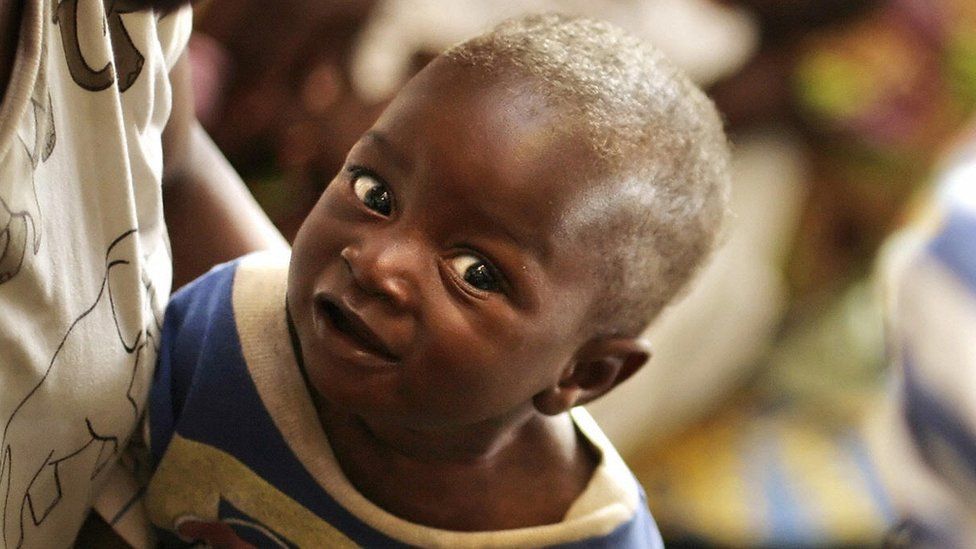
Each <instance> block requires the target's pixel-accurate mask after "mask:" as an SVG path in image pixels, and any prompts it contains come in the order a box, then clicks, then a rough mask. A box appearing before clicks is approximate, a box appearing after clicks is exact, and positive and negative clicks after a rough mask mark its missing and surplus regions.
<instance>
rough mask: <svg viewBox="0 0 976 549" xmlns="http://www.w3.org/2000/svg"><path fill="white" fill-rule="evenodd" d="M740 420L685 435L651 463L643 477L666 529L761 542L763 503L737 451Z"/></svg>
mask: <svg viewBox="0 0 976 549" xmlns="http://www.w3.org/2000/svg"><path fill="white" fill-rule="evenodd" d="M739 420H741V418H737V417H735V415H734V414H733V417H729V418H725V419H724V420H723V421H716V422H711V423H708V424H705V425H701V426H699V427H698V428H696V429H695V430H694V431H693V432H689V433H685V435H683V436H682V437H681V439H680V440H676V441H675V443H674V444H673V445H668V446H667V448H666V449H665V451H663V452H661V454H659V455H658V456H656V457H657V458H658V460H655V461H654V462H653V463H650V464H647V465H648V466H647V467H645V468H644V470H645V471H647V474H640V477H641V481H642V483H643V484H644V486H645V487H647V488H648V499H649V503H650V507H651V511H652V512H653V513H654V515H655V517H657V518H658V522H659V523H660V524H661V525H662V526H665V528H666V530H679V531H680V530H687V531H689V532H694V533H695V534H698V535H702V536H704V537H706V538H708V539H711V540H713V541H718V542H721V543H723V544H733V545H749V544H752V543H755V542H758V541H759V540H761V539H762V534H763V532H762V531H761V519H762V517H763V516H764V504H765V501H764V500H763V499H762V497H761V495H760V494H756V493H754V492H750V490H749V488H748V486H747V484H746V482H745V478H744V473H743V466H742V464H741V456H740V455H739V452H737V450H736V449H737V448H738V447H739V441H740V440H741V429H740V428H741V425H739ZM642 473H643V471H642ZM669 526H670V528H668V527H669Z"/></svg>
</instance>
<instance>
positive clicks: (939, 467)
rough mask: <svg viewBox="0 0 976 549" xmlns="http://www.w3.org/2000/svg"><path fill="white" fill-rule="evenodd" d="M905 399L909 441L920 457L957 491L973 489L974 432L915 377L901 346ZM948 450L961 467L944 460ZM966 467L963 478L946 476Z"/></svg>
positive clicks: (975, 470)
mask: <svg viewBox="0 0 976 549" xmlns="http://www.w3.org/2000/svg"><path fill="white" fill-rule="evenodd" d="M903 356H904V357H905V358H904V372H905V389H904V390H905V402H904V406H905V407H904V410H903V413H904V415H905V421H906V423H907V424H908V430H909V433H910V435H911V437H912V442H913V443H914V444H915V446H916V448H917V449H918V451H919V453H920V455H921V456H922V459H923V460H924V461H925V463H926V464H927V465H928V466H929V467H930V468H932V469H933V470H934V471H935V472H936V473H937V474H941V475H942V476H943V477H944V478H946V479H947V480H948V481H949V482H950V483H951V485H952V486H954V487H955V490H956V491H957V492H960V493H971V492H972V491H973V490H976V434H974V433H973V432H972V431H971V429H970V428H969V426H968V425H967V424H966V423H965V422H964V421H963V420H961V419H960V418H959V417H958V416H957V415H956V413H955V411H954V410H952V409H951V408H950V406H948V405H947V403H946V402H943V401H941V400H939V398H938V396H937V395H936V394H935V393H933V392H931V391H930V390H929V389H928V388H926V387H925V386H924V385H923V384H922V383H921V382H920V381H919V379H918V372H917V370H916V368H915V364H914V362H913V357H912V356H911V353H910V352H909V350H908V349H905V350H904V354H903ZM946 450H948V451H949V452H951V454H952V458H950V459H953V460H954V461H956V462H957V463H961V464H962V465H963V467H958V466H954V464H952V463H945V460H946V457H947V456H946V454H945V451H946ZM959 470H962V471H966V472H968V473H969V474H967V475H964V478H957V477H958V475H953V477H954V478H949V477H948V476H946V473H950V472H955V471H959Z"/></svg>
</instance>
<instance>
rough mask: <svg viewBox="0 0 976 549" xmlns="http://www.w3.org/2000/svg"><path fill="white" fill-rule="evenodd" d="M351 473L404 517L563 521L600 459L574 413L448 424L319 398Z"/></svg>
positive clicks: (467, 524)
mask: <svg viewBox="0 0 976 549" xmlns="http://www.w3.org/2000/svg"><path fill="white" fill-rule="evenodd" d="M320 416H321V417H322V421H323V427H324V428H325V430H326V434H327V435H328V437H329V440H330V443H331V444H332V447H333V450H334V452H335V455H336V459H337V460H338V462H339V465H340V467H341V468H342V470H343V472H344V473H345V474H346V476H347V477H348V478H349V481H350V482H351V483H352V484H353V486H355V487H356V488H357V489H358V490H359V491H360V492H361V493H362V494H363V495H364V496H365V497H366V498H368V499H369V500H371V501H372V502H373V503H375V504H377V505H379V506H380V507H382V508H383V509H385V510H387V511H389V512H390V513H393V514H394V515H397V516H399V517H401V518H404V519H406V520H409V521H411V522H415V523H418V524H423V525H425V526H432V527H437V528H442V529H447V530H459V531H483V530H504V529H510V528H520V527H527V526H537V525H542V524H551V523H555V522H559V521H560V520H562V518H563V517H564V516H565V514H566V512H567V511H568V509H569V507H570V506H571V505H572V503H573V502H574V501H575V500H576V498H577V497H578V496H579V494H580V493H582V491H583V490H584V489H585V487H586V485H587V483H588V481H589V479H590V477H591V476H592V474H593V470H594V468H595V467H596V463H597V461H598V458H597V456H596V455H595V451H594V450H592V449H591V448H590V447H589V445H588V444H587V443H585V442H583V441H580V440H578V435H577V433H576V429H575V426H574V425H573V423H572V420H571V418H570V417H569V416H568V415H567V414H563V415H561V416H557V417H548V416H543V415H540V414H538V413H526V414H524V417H523V418H521V421H518V422H514V423H511V424H509V425H510V428H508V429H496V428H494V427H490V426H478V427H475V428H471V429H468V430H464V431H463V432H462V431H460V430H459V431H454V432H447V431H444V430H438V431H434V432H427V431H418V430H414V429H403V428H395V427H390V426H385V425H370V424H369V422H367V421H364V420H363V419H362V418H359V417H357V416H354V415H350V414H344V413H341V412H336V411H332V410H329V409H328V408H327V407H326V406H320Z"/></svg>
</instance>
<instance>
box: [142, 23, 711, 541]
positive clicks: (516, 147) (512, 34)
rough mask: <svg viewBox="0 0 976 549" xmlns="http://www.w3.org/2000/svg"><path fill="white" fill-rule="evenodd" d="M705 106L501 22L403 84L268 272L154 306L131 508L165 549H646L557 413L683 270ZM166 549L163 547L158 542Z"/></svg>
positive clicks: (704, 218) (552, 26) (588, 31)
mask: <svg viewBox="0 0 976 549" xmlns="http://www.w3.org/2000/svg"><path fill="white" fill-rule="evenodd" d="M727 164H728V150H727V146H726V141H725V137H724V135H723V132H722V128H721V123H720V121H719V117H718V115H717V113H716V112H715V109H714V107H713V106H712V104H711V103H710V102H709V101H708V100H707V99H706V98H705V96H704V95H703V94H702V93H701V92H700V91H699V90H698V89H696V88H695V87H694V86H693V85H692V84H691V83H690V82H689V81H688V80H687V79H686V78H685V77H684V76H682V75H681V74H680V73H679V72H678V71H677V70H676V69H675V68H674V67H672V66H671V65H670V64H668V63H667V62H666V61H665V60H664V59H663V58H662V57H661V55H660V54H659V53H657V52H655V51H654V50H652V49H650V48H649V47H648V46H646V45H643V44H641V43H640V42H639V41H637V40H636V39H634V38H632V37H630V36H628V35H626V34H624V33H623V32H622V31H620V30H619V29H616V28H614V27H611V26H609V25H607V24H604V23H598V22H593V21H587V20H579V19H571V18H566V17H562V16H556V15H547V16H533V17H528V18H524V19H519V20H513V21H509V22H507V23H504V24H502V25H501V26H499V27H497V28H496V29H494V30H493V31H491V32H489V33H487V34H485V35H483V36H479V37H477V38H474V39H471V40H469V41H467V42H464V43H462V44H460V45H458V46H455V47H453V48H451V49H450V50H448V51H447V52H445V53H443V54H442V55H440V56H439V57H438V58H437V59H435V60H434V61H433V62H432V63H431V64H430V65H429V66H427V67H426V68H425V69H424V70H423V71H421V72H420V73H419V74H418V75H417V76H416V77H415V78H414V79H413V80H411V81H410V82H409V83H408V84H407V85H406V87H405V88H404V89H403V90H402V91H401V92H400V93H399V94H398V95H397V97H396V98H395V99H394V100H393V102H392V103H391V104H390V105H389V107H388V108H387V109H386V111H385V112H384V113H383V115H382V116H381V117H380V119H379V120H378V121H377V122H376V124H375V125H374V126H373V127H372V128H371V129H370V130H369V131H368V132H366V134H365V135H364V136H363V137H362V138H361V139H360V140H359V142H358V143H357V144H356V145H355V146H354V147H353V148H352V150H351V151H350V152H349V155H348V157H347V159H346V163H345V166H344V167H343V169H342V170H341V172H340V173H339V174H338V175H337V176H336V177H335V179H334V180H333V181H332V182H331V183H329V185H328V187H327V188H326V190H325V192H324V193H323V195H322V197H321V199H320V200H319V202H318V204H317V205H316V206H315V208H314V209H313V210H312V212H311V213H310V214H309V216H308V218H307V219H306V220H305V223H304V224H303V226H302V228H301V230H300V231H299V233H298V235H297V237H296V239H295V242H294V248H293V251H292V253H291V257H290V264H288V261H289V260H288V258H287V257H280V256H269V255H252V256H247V257H245V258H242V259H240V260H238V261H235V262H232V263H229V264H226V265H224V266H221V267H218V268H216V269H214V270H213V271H211V272H210V273H208V274H207V275H205V276H203V277H202V278H200V279H198V280H197V281H196V282H194V283H193V284H191V285H190V286H188V287H186V288H185V289H183V290H182V291H181V292H179V293H178V294H177V295H176V296H175V297H174V298H173V301H172V303H171V305H170V306H169V309H168V311H167V313H166V320H165V326H164V329H163V339H162V349H161V351H160V353H161V354H160V364H159V368H158V370H157V373H156V378H155V385H154V387H153V389H152V394H151V404H150V410H149V433H150V448H151V450H152V455H153V460H154V464H155V472H154V475H153V478H152V480H151V482H150V485H149V487H148V490H147V494H146V504H147V509H148V512H149V515H150V518H151V520H152V521H153V523H154V524H155V525H156V526H158V527H159V528H160V529H162V530H165V531H168V532H170V534H164V536H166V535H168V536H169V538H168V539H169V540H170V541H173V542H176V541H178V539H182V540H185V541H189V540H197V541H206V542H209V543H210V544H212V545H218V546H235V545H238V544H252V545H257V546H279V545H280V546H302V547H306V546H308V547H338V546H353V545H360V546H391V545H392V546H440V547H484V546H542V545H558V546H561V547H563V546H565V547H584V546H585V547H596V546H613V547H658V546H660V545H661V540H660V536H659V534H658V532H657V528H656V526H655V524H654V521H653V519H652V518H651V516H650V514H649V513H648V511H647V508H646V502H645V501H644V497H643V492H642V491H641V489H640V487H639V485H638V484H637V482H636V481H635V479H634V477H633V475H632V474H630V472H629V471H628V469H627V468H626V466H625V465H624V464H623V462H622V460H621V459H620V457H619V456H618V455H617V454H616V452H615V451H614V449H613V447H612V446H611V444H610V443H609V442H608V441H607V440H606V438H605V437H604V436H603V435H602V434H601V433H600V431H599V429H598V428H597V427H596V425H595V424H594V423H593V421H592V419H590V417H589V416H588V415H587V414H586V412H585V411H584V410H583V409H582V408H579V407H578V406H580V405H582V404H585V403H587V402H589V401H591V400H593V399H595V398H598V397H600V396H601V395H603V394H604V393H606V392H607V391H609V390H611V389H612V388H614V387H615V386H616V385H617V384H618V383H620V382H622V381H624V380H625V379H627V378H628V377H630V376H631V375H632V374H634V372H636V371H637V370H638V369H639V368H640V367H641V366H642V365H643V364H644V362H645V361H646V360H647V359H648V358H649V356H650V349H649V347H648V345H647V343H646V342H645V341H644V340H643V339H641V337H640V334H641V332H642V331H643V329H644V328H645V327H646V326H647V324H648V322H649V321H650V320H651V319H652V318H653V317H654V316H655V315H656V314H657V313H658V312H659V311H660V310H661V308H662V307H664V306H665V304H667V303H668V302H669V301H671V300H672V299H673V298H674V297H675V295H676V294H677V293H678V292H679V290H680V289H681V288H682V287H683V286H684V284H685V282H686V281H687V280H688V279H689V278H690V277H691V275H692V274H693V272H694V271H695V269H696V267H697V266H698V265H699V264H700V263H701V262H702V260H703V258H704V257H705V256H706V255H707V254H708V252H709V250H710V249H711V247H712V243H713V241H714V239H715V235H716V232H717V231H718V228H719V225H720V222H721V219H722V217H723V215H724V212H725V204H726V195H727V193H728V175H727V167H728V166H727ZM173 534H175V535H173Z"/></svg>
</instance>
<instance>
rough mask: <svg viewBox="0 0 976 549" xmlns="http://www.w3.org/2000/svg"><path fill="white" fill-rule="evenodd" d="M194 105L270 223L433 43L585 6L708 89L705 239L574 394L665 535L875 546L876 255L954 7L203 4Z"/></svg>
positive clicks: (946, 101)
mask: <svg viewBox="0 0 976 549" xmlns="http://www.w3.org/2000/svg"><path fill="white" fill-rule="evenodd" d="M196 11H197V13H196V17H197V18H196V32H195V35H194V37H193V38H192V40H191V44H190V55H191V56H192V62H193V66H194V77H195V85H196V105H197V111H198V115H199V117H200V119H201V121H203V123H204V125H205V126H206V127H207V129H208V130H209V132H210V133H211V135H212V136H213V138H214V140H215V141H216V142H217V144H218V145H219V146H220V147H221V149H222V150H223V151H224V152H225V154H226V155H227V157H228V158H229V159H230V161H231V162H232V163H233V164H234V166H235V167H236V168H237V169H238V170H239V171H240V173H241V175H242V176H243V177H244V179H245V180H246V181H247V183H248V185H249V186H250V188H251V190H252V191H253V192H254V194H255V195H256V197H257V198H258V200H259V201H260V202H261V204H262V205H263V207H264V208H265V210H266V211H267V212H268V214H269V215H270V216H271V218H272V220H273V221H274V222H275V223H276V224H277V225H278V227H279V228H280V229H281V231H282V233H283V234H284V235H285V236H286V237H287V238H289V239H290V238H291V237H293V236H294V234H295V231H296V230H297V229H298V226H299V225H300V223H301V220H302V219H303V218H304V216H305V214H306V213H307V212H308V210H309V209H310V208H311V207H312V205H313V204H314V201H315V200H316V199H317V197H318V195H319V193H320V192H321V191H322V189H323V188H324V186H325V184H326V183H327V182H328V181H329V180H331V179H332V177H333V175H334V174H335V173H336V172H337V171H338V169H339V167H340V165H341V163H342V160H343V158H344V156H345V154H346V151H347V150H348V148H349V147H350V146H351V145H352V144H353V143H354V142H355V141H356V140H357V139H358V137H359V135H360V134H361V133H362V132H363V131H364V130H365V129H366V128H368V127H369V126H370V125H371V123H372V121H373V119H374V118H375V117H376V116H377V115H378V114H379V112H380V110H381V109H382V108H383V106H384V105H385V103H386V102H387V101H388V100H389V99H390V98H391V97H392V95H393V94H394V93H395V92H396V90H397V89H398V88H399V87H400V86H401V85H402V84H403V83H404V82H405V81H406V79H408V78H409V77H410V75H412V74H413V73H415V72H416V71H417V70H419V69H420V68H421V67H423V65H424V64H425V63H426V62H427V61H428V60H429V59H431V58H432V57H433V56H434V55H436V53H437V52H439V51H440V50H442V49H443V48H445V47H447V46H449V45H451V44H452V43H454V42H456V41H459V40H461V39H464V38H466V37H469V36H471V35H473V34H475V33H477V32H479V31H481V30H484V29H486V28H487V27H489V26H491V25H492V24H494V23H497V22H498V21H500V20H502V19H504V18H506V17H510V16H513V15H517V14H520V13H524V12H530V11H564V12H569V13H576V14H585V15H588V16H591V17H596V18H602V19H608V20H610V21H612V22H615V23H617V24H619V25H621V26H623V27H625V28H628V29H629V30H631V31H632V32H633V33H635V34H637V35H639V36H641V37H643V38H645V39H646V40H647V41H649V42H651V43H653V44H655V45H657V46H658V47H659V48H661V49H662V50H664V52H665V53H667V54H668V55H669V56H670V57H671V58H672V59H673V60H674V61H675V62H676V63H677V64H678V65H679V66H681V67H682V68H684V69H685V70H686V71H687V72H688V73H689V74H690V75H691V76H692V78H693V79H694V80H695V81H696V82H698V83H699V84H700V85H701V86H702V87H703V88H704V89H705V90H706V91H707V92H708V94H709V95H710V96H711V97H712V98H713V99H714V100H715V102H716V103H717V105H718V107H719V109H720V110H721V111H722V113H723V115H724V117H725V119H726V123H727V128H728V131H729V135H730V138H731V141H732V144H733V148H734V157H735V161H734V188H733V196H732V210H733V212H734V218H733V219H732V221H731V223H730V227H729V230H728V234H727V235H726V238H725V244H724V246H723V247H722V248H721V249H720V250H719V251H718V253H717V254H716V255H715V257H714V259H713V261H712V262H711V263H710V264H709V265H708V266H707V268H705V269H704V270H703V272H702V274H701V277H700V279H699V281H698V283H697V285H696V287H695V288H694V290H693V291H691V292H690V293H689V294H688V296H687V297H686V298H685V299H684V300H683V301H682V302H681V303H679V304H678V305H676V306H674V307H672V308H670V309H669V310H667V311H666V312H665V313H664V314H663V315H662V317H661V318H660V319H659V320H658V321H657V322H656V323H655V325H654V326H652V327H651V329H650V331H649V335H650V337H651V339H652V341H653V343H654V346H655V355H654V358H653V359H652V361H651V362H650V363H649V365H648V366H647V367H646V368H645V369H644V370H643V371H642V372H641V373H640V374H639V375H638V376H636V377H635V378H634V379H633V380H631V381H628V382H627V384H625V385H624V386H622V387H621V388H620V389H618V390H617V391H615V392H614V393H613V394H611V395H609V396H608V397H606V398H605V399H604V400H602V401H600V402H597V403H596V404H595V405H594V406H592V412H593V413H594V415H596V416H597V419H598V420H599V421H600V423H601V424H602V425H603V426H604V429H605V430H606V432H607V434H608V435H610V437H611V438H612V439H613V440H614V442H615V443H616V444H617V446H618V448H619V450H620V451H621V453H622V454H623V456H624V458H625V459H626V460H627V461H628V462H629V463H630V465H631V466H632V468H633V469H634V472H635V473H636V474H637V476H638V478H639V480H640V481H641V482H642V484H643V485H644V487H645V489H646V490H647V492H648V499H649V505H650V507H651V510H652V512H653V513H654V515H655V517H656V519H657V521H658V523H659V526H660V527H661V530H662V533H663V534H664V536H665V540H666V542H668V544H669V546H678V547H680V546H784V545H789V546H849V545H878V544H880V542H881V539H882V537H883V535H884V533H885V531H886V530H888V529H889V528H890V526H891V525H892V524H893V522H894V521H895V511H894V509H893V507H892V502H891V499H890V497H889V495H888V491H887V490H886V488H885V486H884V484H883V483H882V481H881V480H880V477H879V475H878V474H877V465H876V464H877V461H878V459H879V456H877V455H875V452H874V451H873V450H872V448H874V447H875V446H873V445H872V444H871V443H870V439H871V436H872V434H871V431H872V429H871V425H872V423H871V420H872V417H873V414H874V411H875V410H876V409H877V408H878V406H879V402H880V396H881V395H882V393H883V391H884V390H885V385H886V383H887V381H886V379H887V376H886V360H885V349H884V342H883V332H882V331H883V321H882V313H881V305H880V303H881V299H880V297H881V296H880V295H879V292H878V286H877V284H876V281H875V280H874V278H875V277H874V274H873V273H874V272H875V265H876V261H877V257H878V252H879V249H880V248H881V247H882V244H883V242H885V240H886V238H887V237H888V236H889V235H890V234H891V233H893V232H894V231H895V230H896V229H898V228H899V227H900V226H902V225H903V224H904V223H905V220H906V219H909V218H911V217H912V215H913V212H914V211H916V210H917V209H918V206H917V204H918V203H920V202H921V197H924V196H925V195H926V192H927V190H928V189H929V188H930V185H931V183H930V182H931V180H932V178H933V174H934V173H936V170H937V169H938V167H939V166H940V163H941V162H942V158H943V155H944V154H945V151H947V150H948V149H949V147H950V146H951V143H952V142H953V139H954V138H955V136H957V135H958V134H959V132H960V130H961V128H962V126H963V125H964V124H965V122H966V120H967V118H970V116H969V115H970V113H972V111H973V110H974V107H976V2H973V1H972V0H741V1H734V0H525V1H518V2H516V1H507V0H497V1H495V0H453V1H448V0H276V1H275V2H274V3H273V4H269V3H267V2H263V1H259V0H210V1H204V2H199V3H198V4H197V5H196Z"/></svg>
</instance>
